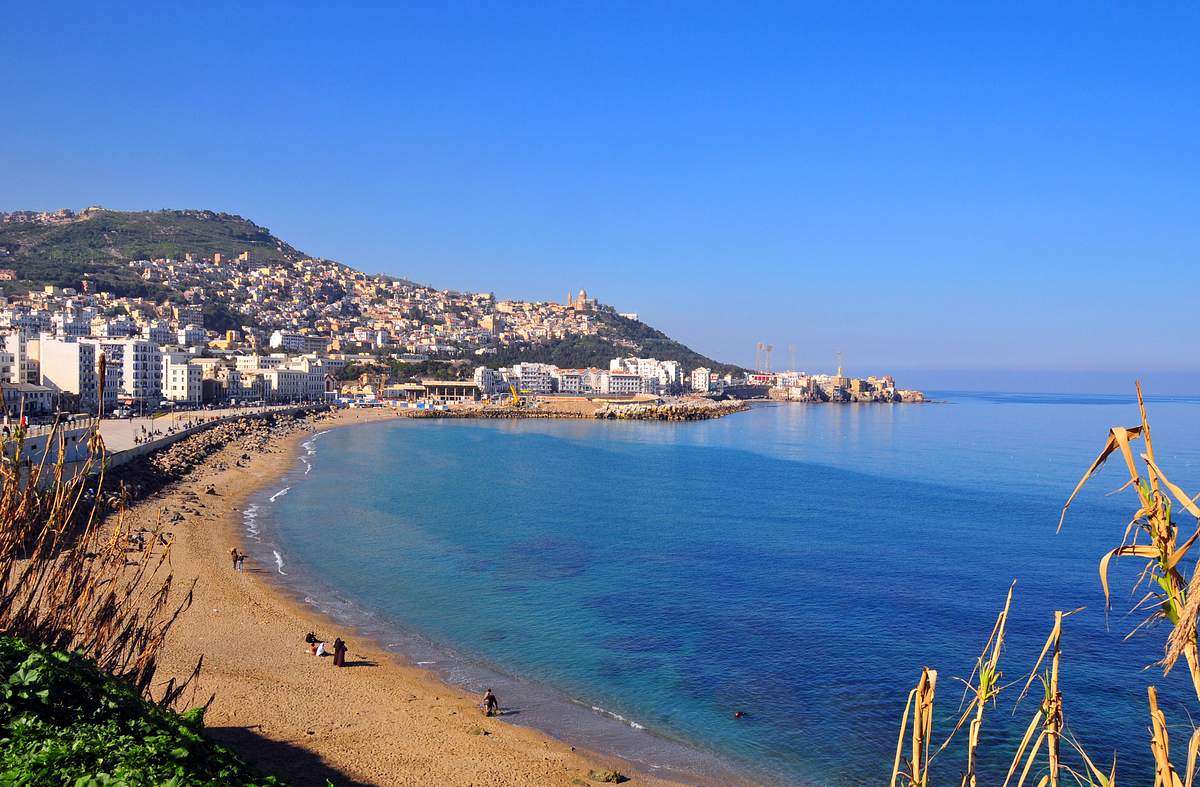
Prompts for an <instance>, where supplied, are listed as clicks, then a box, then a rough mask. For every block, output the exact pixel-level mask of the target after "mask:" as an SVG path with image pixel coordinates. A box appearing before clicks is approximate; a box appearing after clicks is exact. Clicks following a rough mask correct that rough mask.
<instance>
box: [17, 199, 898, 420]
mask: <svg viewBox="0 0 1200 787" xmlns="http://www.w3.org/2000/svg"><path fill="white" fill-rule="evenodd" d="M7 215H8V218H7V219H6V220H9V221H42V222H46V223H54V222H59V221H65V220H66V218H64V216H63V215H60V214H59V213H53V214H29V215H24V214H22V215H20V216H17V215H16V214H7ZM128 267H129V268H130V270H131V271H133V272H134V273H135V274H136V275H137V277H139V278H140V279H141V280H142V281H144V282H145V283H146V284H147V285H164V286H165V287H167V288H169V289H170V290H171V291H173V292H175V293H178V294H180V295H181V297H179V296H176V297H174V298H173V299H163V300H155V299H151V298H144V297H134V296H128V295H117V294H114V293H112V292H107V291H103V290H98V288H97V287H95V286H94V284H93V282H91V281H90V280H89V279H88V278H87V277H85V278H84V279H83V280H82V281H81V282H80V286H79V287H78V288H60V287H55V286H47V287H44V288H43V289H40V290H34V291H29V292H27V293H24V294H19V295H18V294H13V295H9V296H0V338H2V339H3V342H2V344H0V384H2V385H3V388H4V400H5V402H13V401H16V402H24V403H25V407H26V409H27V411H30V412H34V413H36V412H38V411H50V410H61V409H67V410H84V411H90V412H94V411H95V410H96V409H97V408H100V409H103V410H104V411H105V412H111V411H112V410H120V409H123V408H129V409H132V410H146V409H151V408H157V407H161V406H164V405H166V404H170V403H177V404H187V405H195V404H200V403H209V402H225V401H230V400H234V401H275V402H278V401H295V400H313V399H321V398H325V397H327V396H330V395H333V394H335V393H336V392H337V391H339V389H341V388H343V387H348V388H350V389H352V390H356V391H359V392H364V391H366V392H374V393H378V394H380V395H382V394H383V393H384V390H385V389H386V388H387V386H388V384H389V383H392V384H393V387H392V390H393V391H401V390H403V395H404V396H406V397H409V398H411V397H413V396H418V395H419V396H426V397H430V398H440V399H447V398H450V399H454V398H488V397H495V396H504V395H509V396H511V394H512V392H514V391H515V392H516V393H517V395H519V396H549V395H559V396H589V397H591V396H614V397H621V396H637V395H651V396H661V395H673V394H682V393H687V392H696V393H708V392H710V391H720V390H723V389H737V388H738V386H743V387H745V386H750V388H748V389H746V390H749V391H750V392H751V393H754V392H761V391H770V394H771V395H772V396H776V397H778V398H786V399H799V400H818V399H824V400H889V401H890V400H900V399H902V398H904V396H905V393H904V392H899V391H897V389H896V388H895V385H894V381H892V380H891V378H890V377H882V378H873V377H872V378H866V379H865V380H858V379H853V380H852V379H850V378H844V377H842V376H841V374H840V372H839V374H838V375H825V376H822V375H811V376H810V375H804V374H800V373H795V372H792V373H786V374H775V375H751V376H749V377H738V378H735V377H734V376H732V375H729V374H726V375H724V376H718V375H717V374H715V373H713V372H712V371H710V370H709V369H706V368H695V369H684V368H683V367H682V366H681V364H680V363H679V362H677V361H672V360H657V359H654V358H643V357H639V356H638V355H637V354H636V344H634V343H633V342H631V341H629V340H628V339H625V338H623V337H622V335H621V333H620V332H619V331H615V330H613V329H612V327H611V326H612V325H614V324H617V323H618V322H619V320H621V319H636V317H637V315H636V314H632V313H624V314H618V313H617V312H616V310H615V309H613V308H612V307H610V306H606V305H604V304H601V303H599V302H597V301H596V300H595V299H593V298H590V297H589V296H588V294H587V293H586V292H585V291H583V290H580V291H579V292H578V293H577V294H571V293H568V294H567V297H566V298H565V299H564V302H563V303H552V302H526V301H512V300H497V299H496V298H495V296H494V295H492V294H491V293H458V292H452V291H449V290H435V289H432V288H429V287H422V286H419V285H416V284H413V283H411V282H407V281H404V280H400V279H394V278H389V277H385V276H372V275H368V274H365V273H362V272H359V271H355V270H353V269H351V268H348V267H346V266H344V265H341V264H338V263H335V262H331V261H327V260H314V259H303V260H298V261H271V262H259V261H256V260H255V259H254V255H253V253H252V252H250V251H244V252H242V253H240V254H237V255H230V256H228V257H227V256H226V255H222V254H213V255H211V256H209V257H204V256H200V255H192V254H186V255H185V256H184V257H183V258H182V259H153V260H134V261H130V262H129V263H128ZM13 278H14V272H13V271H11V270H0V280H12V279H13ZM581 336H601V337H603V338H605V339H606V340H608V341H609V342H611V343H612V344H613V345H615V346H618V347H622V346H626V347H628V349H629V350H630V354H629V355H627V356H623V357H618V358H614V359H612V360H611V362H610V363H609V367H608V368H607V369H603V368H559V367H557V366H552V365H548V364H542V363H529V362H522V363H516V364H513V365H511V366H509V367H504V368H499V369H495V368H490V366H489V364H488V363H487V359H488V358H489V356H492V355H495V354H496V353H498V352H499V351H500V350H501V349H503V348H508V347H513V346H537V345H538V344H542V343H546V342H550V341H553V340H556V339H565V338H569V337H581ZM102 356H103V358H104V360H105V374H104V383H103V390H101V383H100V375H99V370H98V367H99V360H100V358H101V357H102ZM430 358H438V359H445V360H455V359H457V360H458V361H459V362H460V363H463V362H465V363H467V364H469V365H474V366H476V367H477V368H476V370H475V374H474V378H473V379H472V380H470V381H466V382H465V383H464V382H463V381H445V380H441V381H439V380H429V381H428V382H430V383H447V384H445V385H438V386H436V387H434V386H428V385H425V386H422V384H420V383H415V382H411V381H397V380H391V379H387V375H386V374H385V375H384V379H360V380H357V381H349V382H344V381H342V380H341V379H340V377H341V376H342V372H343V369H344V368H345V367H346V366H347V365H348V364H354V365H355V367H356V368H357V367H361V368H364V369H376V370H378V369H380V368H384V369H386V365H387V364H389V363H390V362H393V361H398V362H408V363H419V362H423V361H427V360H428V359H430ZM367 376H368V377H370V375H369V374H368V375H367ZM450 383H453V384H450ZM396 385H400V386H407V387H406V388H403V389H401V388H396V387H395V386H396ZM759 389H761V391H759ZM431 391H436V392H437V393H436V394H431Z"/></svg>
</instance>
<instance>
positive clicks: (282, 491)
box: [267, 486, 291, 503]
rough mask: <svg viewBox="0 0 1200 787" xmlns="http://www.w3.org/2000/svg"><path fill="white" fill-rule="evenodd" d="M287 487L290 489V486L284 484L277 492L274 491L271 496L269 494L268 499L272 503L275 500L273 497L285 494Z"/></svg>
mask: <svg viewBox="0 0 1200 787" xmlns="http://www.w3.org/2000/svg"><path fill="white" fill-rule="evenodd" d="M289 489H291V487H290V486H285V487H284V488H283V489H280V490H279V491H278V492H276V493H275V494H273V495H271V496H270V497H268V498H267V499H268V500H270V501H271V502H272V503H274V502H275V498H277V497H283V496H284V495H286V494H287V493H288V490H289Z"/></svg>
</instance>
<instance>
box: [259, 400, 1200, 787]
mask: <svg viewBox="0 0 1200 787" xmlns="http://www.w3.org/2000/svg"><path fill="white" fill-rule="evenodd" d="M940 397H941V398H943V399H944V402H943V403H938V404H929V405H924V406H915V405H846V406H833V405H815V406H814V405H799V404H793V405H764V406H760V407H755V408H754V409H753V410H752V411H751V412H748V413H743V414H738V415H735V416H732V417H728V418H725V419H721V420H718V421H709V422H702V423H694V424H660V423H608V422H590V421H457V420H447V421H405V420H401V421H397V422H391V423H382V424H370V425H362V426H352V427H348V428H345V429H338V430H334V431H331V432H328V433H325V434H322V435H320V436H318V437H316V438H314V439H313V440H310V441H309V442H308V443H306V445H305V451H304V454H303V455H302V456H301V457H300V458H299V461H298V462H297V464H296V467H295V469H294V470H293V471H292V472H290V473H289V474H288V476H287V477H285V478H284V479H283V480H282V481H281V482H280V483H278V484H277V485H273V486H271V487H270V488H268V489H266V490H264V491H263V492H262V493H261V495H260V496H259V497H258V498H257V499H256V500H254V501H253V502H254V505H252V506H251V507H250V509H249V510H248V512H247V525H248V527H249V529H250V531H251V535H252V538H253V539H255V543H256V544H257V546H255V547H254V548H253V550H252V551H254V553H255V554H256V556H257V557H259V558H261V559H263V560H264V561H265V562H267V563H269V564H271V565H273V566H274V568H275V570H276V571H277V572H278V576H279V579H280V580H281V581H282V582H284V583H285V584H286V585H287V586H288V587H290V588H292V589H293V590H295V591H296V592H297V593H299V594H301V595H303V596H304V597H306V598H307V599H308V600H309V602H310V603H312V604H314V605H315V606H317V607H319V608H321V609H323V610H325V611H326V612H328V613H330V614H332V615H334V616H335V617H338V618H340V619H342V620H344V621H346V622H347V623H349V624H353V625H355V626H357V627H358V628H359V629H360V630H363V631H365V632H367V633H369V634H370V635H372V636H373V637H375V638H377V639H378V640H380V641H382V642H385V643H387V644H388V646H389V647H392V648H394V649H395V650H397V651H399V652H402V653H404V654H405V655H407V656H408V657H409V658H412V659H414V660H415V661H418V662H422V663H425V664H426V666H429V667H430V668H431V669H434V670H437V671H439V672H440V673H441V674H443V675H444V676H446V677H448V678H450V679H451V680H452V681H456V682H458V683H460V684H463V685H464V686H465V687H466V688H468V689H470V690H472V691H475V690H480V689H481V688H482V687H483V686H484V685H485V684H487V685H492V686H494V687H495V688H496V689H497V694H498V695H499V696H500V699H501V701H502V703H503V704H504V705H505V706H507V707H508V708H509V709H510V711H511V713H510V716H509V718H510V719H511V720H512V721H514V722H516V723H521V724H529V725H532V726H536V727H541V728H543V729H548V730H550V731H552V732H555V733H557V734H559V735H561V736H563V737H565V738H566V739H567V740H570V741H571V742H572V743H579V744H581V745H585V746H591V747H596V748H601V749H604V750H609V751H613V752H615V753H619V754H622V755H625V756H627V757H629V758H632V759H634V760H636V761H638V762H640V763H642V764H644V765H648V766H651V767H665V768H673V769H677V770H684V771H690V772H693V773H696V772H699V773H701V774H703V776H704V779H705V781H706V782H707V783H712V782H719V781H722V780H723V779H724V778H726V775H727V774H728V773H729V772H735V773H739V774H742V775H746V776H749V777H750V778H752V779H755V780H758V781H762V782H765V783H779V784H831V785H878V784H882V783H885V782H886V780H887V777H888V774H889V771H890V767H891V761H892V757H893V752H894V748H895V744H896V737H895V736H896V731H897V724H898V721H899V718H900V714H901V711H902V708H903V705H904V702H905V699H906V695H907V692H908V691H909V689H910V688H911V687H912V685H913V684H914V683H915V681H916V678H917V676H918V674H919V672H920V669H921V667H922V666H923V665H929V666H933V667H935V668H937V669H938V670H939V672H940V675H941V691H940V693H939V698H938V705H937V710H938V716H939V723H938V729H939V730H940V731H942V732H946V731H948V730H949V727H950V726H951V722H950V721H949V718H950V717H951V716H953V715H954V711H955V709H956V708H957V706H958V701H959V697H960V695H961V691H960V689H958V688H956V686H955V685H954V683H953V681H952V680H951V678H952V676H966V675H968V674H969V672H970V671H971V667H972V664H973V660H974V657H975V656H976V655H977V654H978V652H979V650H980V649H981V647H982V645H983V641H984V639H985V638H986V637H987V634H988V632H989V631H990V629H991V626H992V624H993V622H994V620H995V615H996V613H997V612H998V611H999V609H1000V607H1001V605H1002V603H1003V599H1004V594H1005V591H1006V589H1007V587H1008V586H1009V584H1010V583H1011V582H1012V581H1013V580H1014V579H1015V580H1017V590H1016V593H1015V597H1014V614H1013V618H1012V622H1011V624H1010V646H1009V648H1008V650H1007V652H1006V654H1005V657H1004V661H1003V663H1002V668H1003V670H1004V673H1005V679H1006V680H1017V679H1019V678H1021V677H1022V676H1023V675H1024V674H1025V673H1027V671H1028V670H1029V668H1030V667H1031V666H1032V663H1033V661H1034V659H1035V658H1036V656H1037V653H1038V651H1039V649H1040V647H1041V645H1042V642H1043V641H1044V640H1045V637H1046V635H1047V633H1048V632H1049V628H1050V625H1051V623H1052V615H1053V611H1054V610H1056V609H1062V610H1069V609H1074V608H1076V607H1081V606H1082V607H1086V609H1085V610H1084V611H1083V612H1081V613H1079V614H1078V615H1076V616H1074V617H1072V618H1069V619H1068V621H1067V624H1066V629H1065V633H1064V635H1063V648H1064V660H1063V678H1062V685H1063V688H1064V692H1065V696H1066V717H1067V722H1068V725H1069V726H1070V728H1071V730H1072V731H1073V732H1074V734H1075V736H1076V737H1077V738H1078V739H1079V740H1080V741H1081V742H1082V743H1083V745H1084V746H1085V747H1086V748H1087V750H1088V751H1089V753H1091V755H1092V756H1093V758H1094V759H1096V761H1097V762H1101V761H1104V762H1110V761H1111V757H1112V753H1113V751H1114V750H1119V753H1120V756H1119V760H1118V762H1119V764H1120V771H1119V773H1121V774H1123V777H1124V778H1123V779H1122V780H1123V781H1124V780H1129V781H1130V783H1143V782H1145V783H1149V781H1151V780H1152V778H1153V777H1152V767H1151V765H1150V762H1151V761H1150V757H1149V754H1148V750H1147V747H1146V745H1145V740H1146V733H1145V730H1146V712H1145V707H1146V703H1145V696H1146V695H1145V691H1146V686H1147V685H1148V684H1151V683H1153V684H1156V685H1158V686H1159V689H1160V692H1161V694H1162V698H1163V700H1164V707H1165V710H1166V712H1167V714H1168V717H1169V718H1170V719H1171V720H1172V722H1174V723H1175V724H1177V725H1178V726H1179V727H1180V730H1181V731H1180V733H1178V734H1179V736H1180V739H1181V741H1182V740H1185V738H1184V737H1182V736H1183V735H1184V732H1183V729H1184V728H1186V722H1187V719H1188V715H1187V714H1188V713H1189V712H1190V713H1191V714H1192V715H1197V710H1198V708H1197V707H1196V702H1195V700H1194V697H1193V698H1190V699H1189V691H1190V689H1189V684H1188V682H1187V678H1186V674H1185V670H1182V669H1181V670H1177V671H1176V672H1174V673H1172V674H1171V675H1170V676H1169V677H1167V678H1164V677H1163V676H1162V675H1161V673H1160V672H1158V671H1156V670H1150V671H1142V670H1141V667H1143V666H1144V665H1147V664H1150V663H1151V662H1152V661H1154V660H1155V659H1156V658H1157V656H1158V655H1159V653H1160V650H1159V648H1160V643H1161V640H1162V637H1163V634H1164V633H1165V632H1164V631H1162V630H1158V631H1153V632H1151V633H1150V634H1148V635H1146V636H1138V637H1135V638H1134V639H1133V640H1131V641H1129V642H1123V641H1122V639H1123V636H1124V634H1125V633H1127V631H1128V630H1129V628H1130V627H1131V623H1132V621H1131V619H1129V618H1127V617H1125V616H1124V615H1123V612H1124V610H1125V609H1127V608H1128V606H1129V602H1130V598H1129V595H1128V592H1127V591H1128V588H1129V586H1130V585H1131V583H1132V580H1133V579H1134V569H1135V566H1134V564H1133V563H1131V562H1126V564H1125V565H1123V566H1120V567H1118V569H1117V570H1116V572H1115V574H1114V587H1117V588H1120V590H1119V591H1118V592H1117V594H1116V606H1115V607H1114V613H1113V614H1112V615H1111V616H1109V618H1108V620H1107V622H1106V618H1105V615H1104V612H1103V597H1102V594H1101V590H1100V586H1099V582H1098V580H1097V561H1098V559H1099V557H1100V556H1101V555H1102V554H1103V552H1104V551H1105V550H1106V549H1108V548H1110V547H1112V546H1115V545H1116V544H1117V543H1118V542H1119V541H1120V538H1121V534H1122V531H1123V529H1124V526H1125V524H1126V522H1127V521H1128V518H1129V516H1130V515H1131V514H1132V512H1133V510H1134V508H1135V507H1136V506H1135V504H1134V500H1133V497H1132V494H1131V493H1129V492H1125V493H1121V494H1119V495H1112V496H1106V493H1108V492H1111V491H1112V490H1113V489H1115V488H1116V487H1118V486H1119V485H1120V484H1121V483H1122V481H1123V479H1122V477H1121V472H1122V471H1121V466H1120V463H1119V462H1114V463H1112V464H1111V465H1110V466H1108V467H1106V468H1105V471H1104V472H1103V473H1102V475H1101V477H1100V479H1099V483H1093V484H1092V485H1090V488H1089V489H1087V490H1086V491H1085V493H1084V494H1083V495H1082V497H1081V499H1080V501H1079V503H1078V504H1077V507H1075V508H1074V509H1073V512H1072V514H1071V515H1070V516H1069V517H1068V520H1067V524H1066V527H1065V528H1064V530H1063V532H1062V533H1060V534H1057V535H1056V534H1055V526H1056V524H1057V521H1058V513H1059V509H1060V508H1061V506H1062V503H1063V502H1064V500H1065V498H1066V496H1067V495H1068V494H1069V492H1070V491H1071V489H1072V487H1073V486H1074V484H1075V482H1076V481H1077V480H1078V478H1079V476H1080V474H1081V473H1082V472H1083V470H1084V469H1085V468H1086V467H1087V466H1088V464H1089V463H1090V462H1091V460H1092V459H1093V458H1094V456H1095V454H1096V453H1097V452H1098V451H1099V449H1100V447H1101V446H1102V444H1103V442H1104V439H1105V435H1106V430H1107V428H1108V427H1109V426H1110V425H1114V424H1132V423H1135V422H1136V420H1137V408H1136V405H1135V404H1134V403H1133V401H1132V399H1127V398H1120V397H1064V396H1025V395H1009V394H1004V395H978V394H974V395H971V394H953V393H945V394H940ZM1150 411H1151V422H1152V425H1153V427H1154V429H1155V437H1156V449H1157V451H1158V454H1159V458H1160V459H1161V460H1162V464H1163V465H1164V467H1165V468H1169V469H1168V472H1169V473H1170V474H1171V475H1172V478H1173V480H1175V481H1176V482H1178V483H1180V484H1181V485H1182V486H1184V488H1186V489H1190V490H1192V491H1193V492H1197V491H1200V401H1198V400H1194V399H1175V400H1156V401H1152V402H1151V403H1150ZM282 490H286V492H283V493H282V494H281V491H282ZM1185 524H1187V523H1185ZM1189 570H1190V568H1189ZM302 634H303V632H298V634H297V637H298V638H299V636H301V635H302ZM1018 688H1019V687H1018ZM1017 690H1018V689H1017V688H1014V689H1012V690H1010V691H1009V692H1007V695H1006V696H1007V697H1008V700H1007V701H1006V700H1003V699H1002V702H1001V708H1000V710H998V711H995V712H993V713H992V714H991V715H990V716H989V718H988V721H987V724H986V726H985V731H984V736H983V741H984V742H983V748H984V751H985V757H984V778H982V779H981V781H982V783H999V781H1000V780H1002V779H998V778H997V777H996V771H997V770H998V769H1000V770H1001V773H1002V769H1003V768H1004V767H1006V766H1007V756H1010V755H1008V752H1010V751H1011V750H1012V748H1013V745H1014V744H1015V742H1016V740H1018V739H1019V737H1020V734H1021V732H1022V731H1023V729H1024V726H1025V725H1026V724H1027V723H1028V720H1029V719H1030V718H1031V716H1032V714H1033V713H1034V711H1035V710H1036V702H1037V697H1036V696H1035V697H1034V698H1033V699H1032V700H1030V701H1026V702H1025V703H1024V704H1023V705H1022V706H1021V708H1019V709H1018V711H1017V713H1016V715H1015V716H1014V715H1013V714H1012V712H1011V700H1012V699H1013V698H1015V696H1016V693H1017ZM1035 694H1036V690H1035ZM736 710H742V711H745V713H746V714H747V715H746V718H744V719H740V720H735V719H734V718H733V713H734V711H736ZM1182 745H1183V744H1182V743H1181V744H1180V746H1182ZM962 764H963V762H962V756H961V751H960V750H959V749H958V748H957V747H954V746H952V747H951V748H950V749H948V750H947V751H946V752H945V753H944V754H943V755H941V756H940V757H939V758H938V760H937V761H936V766H935V773H937V774H940V779H939V781H947V782H950V781H956V780H957V774H958V772H959V770H960V768H961V767H962Z"/></svg>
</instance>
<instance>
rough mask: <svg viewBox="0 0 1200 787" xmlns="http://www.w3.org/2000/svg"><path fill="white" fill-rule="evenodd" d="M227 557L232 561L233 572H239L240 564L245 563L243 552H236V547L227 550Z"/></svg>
mask: <svg viewBox="0 0 1200 787" xmlns="http://www.w3.org/2000/svg"><path fill="white" fill-rule="evenodd" d="M229 557H231V558H232V559H233V570H234V571H241V570H242V564H243V563H245V562H246V555H245V553H243V552H238V551H237V547H232V548H231V549H230V550H229Z"/></svg>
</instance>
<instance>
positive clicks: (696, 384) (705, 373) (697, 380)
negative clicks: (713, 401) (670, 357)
mask: <svg viewBox="0 0 1200 787" xmlns="http://www.w3.org/2000/svg"><path fill="white" fill-rule="evenodd" d="M711 387H712V370H711V369H706V368H704V367H703V366H701V367H699V368H696V369H692V390H693V391H699V392H700V393H706V392H707V391H708V389H709V388H711Z"/></svg>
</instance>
